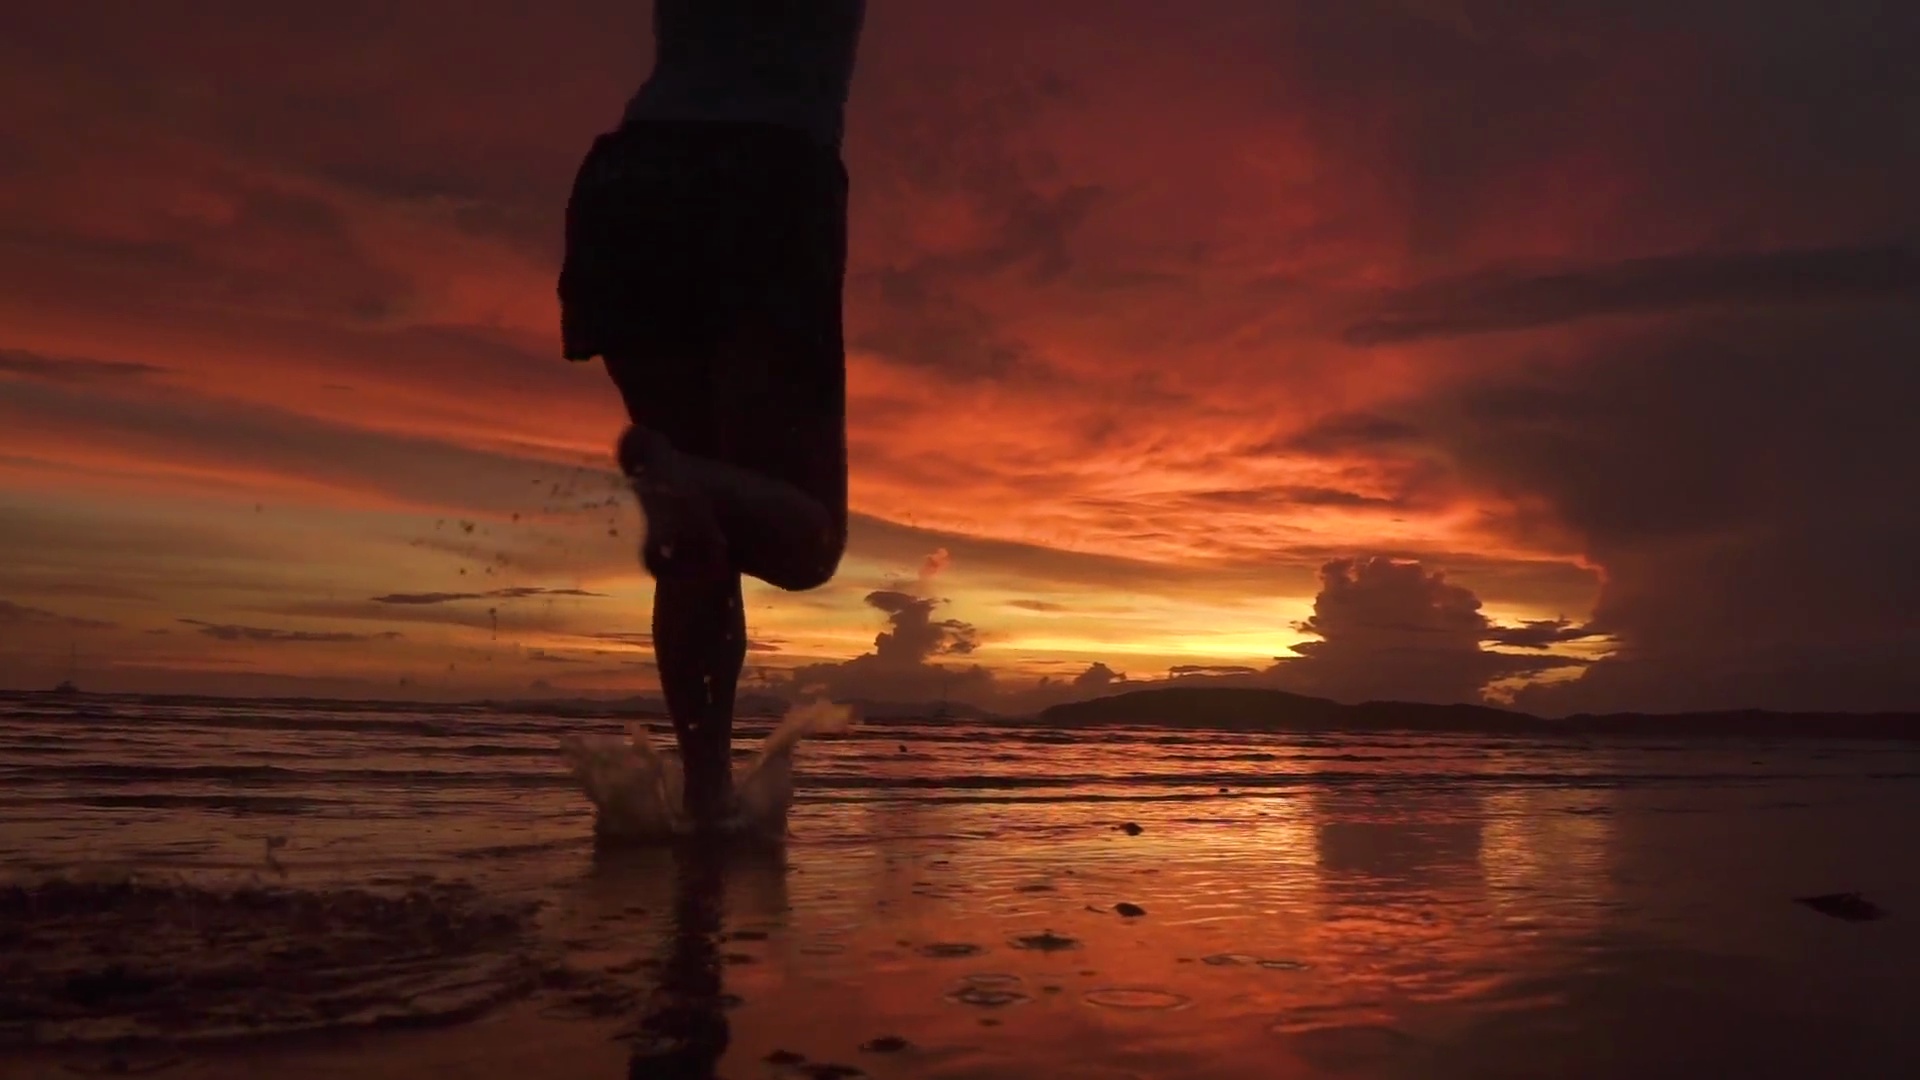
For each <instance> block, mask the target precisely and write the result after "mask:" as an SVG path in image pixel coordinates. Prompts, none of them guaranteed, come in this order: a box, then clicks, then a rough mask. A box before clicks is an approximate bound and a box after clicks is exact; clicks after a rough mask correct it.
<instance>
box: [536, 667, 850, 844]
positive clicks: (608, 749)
mask: <svg viewBox="0 0 1920 1080" xmlns="http://www.w3.org/2000/svg"><path fill="white" fill-rule="evenodd" d="M852 726H853V716H852V712H851V710H849V709H848V708H847V707H846V706H844V705H835V704H833V703H832V702H828V701H811V702H807V703H805V704H799V705H795V706H793V707H792V708H791V709H789V710H787V715H786V716H785V717H784V718H782V719H781V721H780V723H779V724H778V725H777V726H775V727H774V729H773V730H772V731H771V732H769V733H768V735H767V737H766V739H765V740H764V741H763V742H762V743H761V744H760V752H759V753H758V754H756V755H754V757H753V760H751V761H749V762H748V763H747V764H746V765H745V766H742V767H740V768H737V769H735V770H734V777H733V793H734V812H733V813H732V815H730V817H729V818H728V820H727V821H726V822H725V823H724V828H726V829H727V830H728V831H730V832H736V833H742V834H746V835H750V836H754V837H759V838H764V839H771V840H778V839H781V838H783V837H785V836H786V833H787V810H788V808H789V807H790V806H792V804H793V753H794V750H795V749H796V748H797V747H798V746H799V744H800V742H801V740H803V739H806V738H809V737H812V736H818V735H836V734H840V733H842V732H845V731H846V730H848V729H849V728H851V727H852ZM560 754H561V756H562V757H563V758H565V759H566V761H567V764H568V766H569V767H570V768H571V770H572V772H573V776H574V779H576V780H577V781H579V783H580V789H581V791H582V792H584V793H585V794H586V796H587V798H588V799H589V800H590V801H592V803H593V806H594V811H595V813H594V832H595V834H596V835H598V836H599V837H600V838H602V839H603V840H610V841H618V842H621V843H654V842H659V841H664V840H670V839H672V838H674V837H676V836H682V835H685V834H687V833H688V832H690V831H691V830H692V822H691V821H689V820H688V818H687V816H686V814H685V812H684V810H683V809H682V804H681V790H682V785H683V783H684V774H683V772H682V769H681V763H680V755H679V754H678V753H677V752H676V751H674V750H672V749H660V748H656V747H655V746H654V745H653V740H652V739H651V738H650V737H649V736H648V734H647V730H646V728H645V727H644V726H642V725H640V724H633V725H630V726H629V727H628V729H627V736H626V737H625V738H621V737H619V736H617V735H564V736H561V739H560Z"/></svg>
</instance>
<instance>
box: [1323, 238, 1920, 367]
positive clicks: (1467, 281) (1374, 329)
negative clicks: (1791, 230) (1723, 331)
mask: <svg viewBox="0 0 1920 1080" xmlns="http://www.w3.org/2000/svg"><path fill="white" fill-rule="evenodd" d="M1916 293H1920V255H1917V254H1916V253H1915V251H1914V250H1913V249H1911V248H1907V247H1901V246H1875V247H1849V248H1821V249H1805V250H1795V251H1771V252H1743V253H1735V254H1698V255H1676V256H1665V257H1659V258H1644V259H1630V260H1626V261H1623V262H1617V263H1611V264H1607V265H1603V266H1594V267H1584V268H1579V269H1573V270H1565V271H1559V272H1554V273H1537V274H1528V273H1520V272H1514V271H1487V272H1481V273H1477V274H1473V275H1469V276H1466V277H1461V278H1453V279H1448V280H1443V281H1437V282H1433V283H1430V284H1427V285H1422V286H1418V287H1416V288H1414V289H1411V290H1407V291H1405V292H1403V293H1400V294H1398V295H1395V296H1392V297H1389V298H1388V299H1387V300H1386V302H1385V303H1384V304H1383V305H1382V312H1383V313H1382V314H1380V315H1378V316H1376V317H1374V318H1371V319H1368V320H1366V321H1363V322H1360V323H1357V324H1355V325H1354V326H1352V327H1349V328H1348V330H1347V332H1346V337H1347V340H1348V341H1349V342H1351V343H1352V344H1355V345H1362V346H1365V345H1385V344H1394V343H1399V342H1408V341H1417V340H1420V339H1422V338H1432V337H1449V336H1458V335H1464V334H1476V333H1490V332H1495V331H1501V330H1522V329H1530V328H1534V327H1541V326H1550V325H1554V324H1558V323H1564V322H1571V321H1573V320H1576V319H1585V318H1593V317H1596V316H1602V315H1624V314H1653V313H1661V312H1671V311H1677V310H1682V309H1686V308H1696V307H1780V306H1788V305H1800V304H1828V303H1835V302H1841V301H1848V300H1872V299H1879V298H1885V297H1890V296H1902V295H1914V294H1916Z"/></svg>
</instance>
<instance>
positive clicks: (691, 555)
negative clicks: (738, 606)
mask: <svg viewBox="0 0 1920 1080" xmlns="http://www.w3.org/2000/svg"><path fill="white" fill-rule="evenodd" d="M615 456H616V457H617V459H618V460H619V462H620V471H621V472H624V473H625V474H626V475H627V480H628V482H629V483H631V484H632V485H633V490H634V493H635V494H636V495H638V496H639V497H640V505H641V509H642V510H643V511H644V512H645V514H646V519H647V538H646V540H645V541H644V542H643V543H642V544H641V547H640V558H641V561H642V562H644V563H645V564H646V567H647V572H648V573H650V574H652V575H653V576H654V577H655V578H656V579H658V578H659V577H660V576H661V575H662V574H665V573H668V572H670V571H671V570H673V569H675V568H683V567H688V566H696V567H703V568H705V567H709V566H710V567H711V568H713V569H715V570H720V569H723V568H724V564H725V562H726V540H725V537H724V535H723V534H722V532H721V529H720V523H719V520H718V519H717V518H716V517H715V516H714V511H713V505H712V503H711V502H710V501H709V500H708V499H707V497H706V495H705V493H703V492H702V491H701V490H700V489H699V487H698V486H697V485H696V484H694V483H692V482H691V481H690V479H689V478H688V477H687V475H686V470H685V469H683V468H682V467H681V465H680V460H679V454H678V453H677V452H676V451H675V450H674V448H673V445H672V444H671V443H669V442H668V441H667V438H666V436H664V435H661V434H660V433H659V432H657V431H653V430H651V429H648V428H644V427H641V426H640V425H638V424H636V425H634V426H632V427H630V428H628V429H627V430H626V433H625V434H623V435H621V436H620V443H619V446H618V447H617V448H616V450H615Z"/></svg>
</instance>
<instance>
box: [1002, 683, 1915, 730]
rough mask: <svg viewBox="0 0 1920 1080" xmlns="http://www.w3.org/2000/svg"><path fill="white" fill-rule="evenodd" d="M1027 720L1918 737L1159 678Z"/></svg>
mask: <svg viewBox="0 0 1920 1080" xmlns="http://www.w3.org/2000/svg"><path fill="white" fill-rule="evenodd" d="M1028 722H1029V723H1034V724H1039V725H1042V726H1045V727H1058V728H1092V727H1115V726H1127V725H1151V726H1154V727H1172V728H1182V727H1189V728H1200V729H1206V730H1212V731H1276V732H1279V731H1285V732H1303V733H1305V732H1327V733H1334V732H1354V733H1366V732H1393V731H1405V732H1424V733H1438V734H1463V735H1514V736H1533V737H1555V736H1559V737H1567V736H1609V735H1632V736H1638V737H1648V736H1655V737H1658V736H1672V737H1676V738H1697V737H1715V736H1717V737H1723V738H1724V737H1751V738H1818V739H1901V740H1915V741H1920V713H1789V712H1767V711H1765V710H1760V709H1745V710H1737V711H1726V712H1691V713H1657V714H1656V713H1607V714H1604V715H1595V714H1590V713H1582V714H1579V715H1577V716H1569V717H1566V718H1564V719H1558V720H1550V719H1546V718H1543V717H1538V716H1533V715H1531V714H1529V713H1523V712H1514V711H1512V710H1510V709H1497V708H1494V707H1492V706H1489V705H1427V704H1421V703H1418V702H1406V701H1369V702H1365V703H1363V704H1360V705H1342V704H1340V703H1339V702H1337V701H1328V700H1326V699H1325V698H1316V697H1307V696H1305V695H1302V694H1290V693H1287V692H1286V691H1283V690H1267V689H1261V688H1258V687H1245V686H1233V687H1228V686H1208V687H1180V686H1174V687H1166V688H1163V689H1154V690H1136V691H1133V692H1131V693H1125V694H1116V695H1114V696H1113V697H1104V698H1094V699H1092V700H1090V701H1075V702H1070V703H1068V704H1064V705H1055V706H1052V707H1051V708H1048V709H1045V710H1042V711H1041V713H1040V714H1039V715H1038V716H1036V717H1034V718H1032V719H1031V720H1030V721H1028Z"/></svg>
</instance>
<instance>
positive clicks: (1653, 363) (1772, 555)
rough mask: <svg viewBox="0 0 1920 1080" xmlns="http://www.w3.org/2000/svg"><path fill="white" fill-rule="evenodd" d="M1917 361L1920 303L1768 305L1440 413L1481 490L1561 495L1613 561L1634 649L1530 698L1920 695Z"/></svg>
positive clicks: (1615, 618)
mask: <svg viewBox="0 0 1920 1080" xmlns="http://www.w3.org/2000/svg"><path fill="white" fill-rule="evenodd" d="M1915 356H1920V303H1916V302H1914V301H1912V300H1902V301H1892V302H1884V303H1880V304H1877V305H1872V306H1863V307H1856V308H1851V309H1848V310H1846V311H1844V312H1841V311H1829V310H1819V309H1798V310H1796V309H1783V310H1777V311H1771V312H1754V313H1750V314H1746V315H1741V316H1737V317H1736V316H1732V315H1729V316H1723V317H1720V318H1716V319H1712V320H1697V321H1695V322H1694V323H1693V324H1690V325H1688V326H1685V327H1680V328H1661V329H1650V330H1648V331H1646V332H1644V333H1642V334H1639V335H1637V336H1635V337H1634V338H1632V339H1629V340H1625V341H1621V342H1617V343H1615V344H1613V345H1611V346H1608V347H1606V349H1605V351H1604V353H1602V354H1600V355H1596V356H1594V357H1593V358H1592V362H1590V363H1586V364H1582V365H1579V366H1577V367H1573V368H1568V367H1565V366H1556V367H1555V368H1553V369H1551V370H1544V369H1543V370H1540V371H1538V372H1534V373H1530V374H1528V375H1523V376H1519V377H1516V378H1513V379H1510V380H1504V381H1500V382H1496V383H1489V384H1484V385H1481V386H1479V387H1476V388H1473V389H1471V390H1468V391H1464V392H1463V393H1462V396H1461V397H1460V398H1459V400H1457V401H1455V402H1454V403H1452V404H1448V405H1441V406H1439V407H1438V408H1437V409H1436V410H1435V418H1434V420H1433V425H1434V428H1435V430H1436V431H1440V432H1443V434H1441V435H1440V436H1438V438H1439V441H1440V442H1441V443H1442V444H1443V445H1444V446H1445V447H1446V448H1447V450H1448V452H1449V453H1450V454H1451V455H1452V456H1453V457H1454V459H1455V460H1456V461H1457V463H1458V465H1459V467H1460V468H1461V469H1462V471H1463V474H1464V475H1465V476H1466V477H1467V478H1468V479H1469V480H1470V481H1473V482H1479V483H1487V484H1493V485H1499V486H1502V487H1507V488H1517V489H1520V490H1526V491H1529V492H1533V493H1535V494H1536V495H1537V496H1538V497H1539V498H1542V499H1544V500H1546V502H1547V503H1548V504H1549V505H1551V506H1552V507H1553V512H1554V513H1555V514H1556V515H1558V516H1559V517H1560V519H1561V520H1563V521H1564V522H1565V524H1566V525H1567V526H1568V527H1569V528H1571V529H1572V530H1574V531H1575V532H1576V533H1578V534H1579V535H1581V536H1583V537H1584V538H1585V542H1586V546H1587V551H1588V556H1589V558H1591V559H1592V560H1593V561H1594V562H1596V563H1597V564H1599V565H1601V566H1604V567H1605V568H1606V572H1607V574H1606V586H1605V589H1604V592H1603V593H1602V596H1601V599H1600V603H1599V606H1598V608H1597V609H1596V611H1595V613H1594V616H1593V619H1592V623H1591V626H1592V629H1594V630H1596V631H1598V632H1604V633H1607V634H1611V635H1614V636H1616V637H1618V638H1619V639H1620V640H1621V642H1622V651H1621V653H1620V655H1619V656H1617V657H1616V658H1614V659H1610V660H1608V661H1605V662H1603V663H1601V664H1599V665H1596V666H1595V667H1594V668H1593V669H1592V670H1591V671H1589V672H1588V673H1587V675H1586V676H1585V677H1584V678H1583V679H1581V680H1580V681H1578V682H1575V683H1572V684H1568V685H1565V686H1557V687H1553V688H1543V689H1541V690H1540V691H1539V692H1538V693H1537V694H1536V695H1534V696H1532V697H1530V698H1528V699H1526V703H1527V704H1529V705H1530V706H1531V707H1534V708H1538V709H1541V710H1546V711H1566V710H1569V709H1574V708H1593V709H1610V708H1655V709H1667V708H1717V707H1743V706H1747V705H1752V704H1756V703H1761V702H1769V703H1773V704H1776V705H1778V706H1780V707H1798V708H1815V709H1817V708H1860V709H1880V708H1899V707H1911V706H1912V705H1913V704H1914V703H1915V702H1916V701H1920V695H1917V694H1916V690H1920V682H1916V674H1915V670H1916V669H1915V665H1914V663H1913V658H1914V657H1915V656H1920V620H1917V619H1915V618H1914V612H1915V611H1916V610H1920V571H1917V570H1916V567H1917V566H1920V564H1916V562H1915V560H1914V558H1913V555H1912V553H1913V552H1914V551H1916V550H1920V467H1916V465H1915V460H1916V459H1915V455H1914V450H1913V443H1912V436H1911V431H1912V427H1911V424H1912V417H1913V416H1914V413H1915V408H1916V406H1920V369H1917V368H1916V366H1915V364H1914V362H1913V358H1914V357H1915ZM1441 415H1445V416H1446V417H1447V419H1445V420H1442V419H1440V418H1439V417H1440V416H1441Z"/></svg>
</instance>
